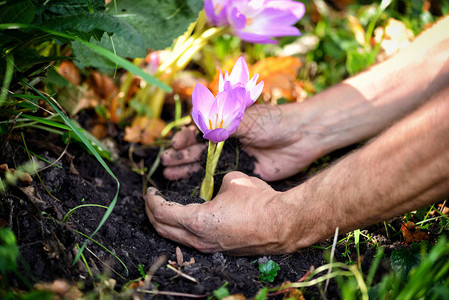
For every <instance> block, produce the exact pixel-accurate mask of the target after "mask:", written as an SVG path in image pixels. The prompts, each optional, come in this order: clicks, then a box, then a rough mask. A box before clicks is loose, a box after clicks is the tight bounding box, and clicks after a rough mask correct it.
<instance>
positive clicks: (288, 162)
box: [162, 103, 324, 181]
mask: <svg viewBox="0 0 449 300" xmlns="http://www.w3.org/2000/svg"><path fill="white" fill-rule="evenodd" d="M300 107H301V106H300V104H299V103H294V104H283V105H279V106H271V105H253V106H252V107H250V108H248V109H247V111H246V113H245V116H244V118H243V120H242V122H241V123H240V126H239V128H238V129H237V131H236V133H235V134H234V136H235V137H237V138H239V139H240V141H241V142H242V144H243V146H244V148H243V149H244V150H245V151H246V152H247V153H248V154H250V155H252V156H254V157H255V158H256V159H257V162H256V163H255V174H258V175H259V176H260V177H261V178H262V179H264V180H267V181H274V180H280V179H284V178H286V177H288V176H291V175H294V174H296V173H298V172H299V171H300V170H301V169H302V168H304V167H305V166H307V165H309V164H310V163H312V162H313V161H314V160H316V159H317V158H319V157H320V156H321V155H322V154H324V153H323V151H322V150H321V149H320V148H319V145H318V142H316V140H315V139H314V138H315V137H316V134H313V133H311V131H310V130H306V129H305V128H304V127H305V126H303V124H305V119H306V118H305V117H306V115H307V110H302V111H301V110H300V109H298V108H300ZM194 128H195V127H194V126H192V127H190V128H183V129H182V130H181V131H180V132H178V133H177V134H175V136H174V137H173V139H172V148H171V149H168V150H166V151H165V152H164V153H163V154H162V164H163V165H164V166H166V168H165V170H164V176H165V177H166V178H167V179H170V180H176V179H182V178H187V177H188V176H189V175H190V174H192V173H194V172H196V171H199V170H200V168H201V167H200V164H199V162H198V161H199V159H200V157H201V152H202V151H203V150H204V149H205V148H206V144H200V143H198V142H197V141H196V139H195V132H194Z"/></svg>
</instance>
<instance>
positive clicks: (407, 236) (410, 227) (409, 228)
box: [401, 221, 430, 244]
mask: <svg viewBox="0 0 449 300" xmlns="http://www.w3.org/2000/svg"><path fill="white" fill-rule="evenodd" d="M401 231H402V235H403V236H404V242H405V243H406V244H410V243H416V242H421V241H423V240H430V235H429V234H428V233H426V232H424V231H421V230H418V229H417V228H416V224H415V223H413V222H411V221H407V222H403V223H402V224H401Z"/></svg>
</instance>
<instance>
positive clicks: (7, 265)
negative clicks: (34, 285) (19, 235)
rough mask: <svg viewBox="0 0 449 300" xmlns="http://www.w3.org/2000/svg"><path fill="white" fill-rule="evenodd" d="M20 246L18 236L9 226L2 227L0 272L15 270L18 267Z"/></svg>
mask: <svg viewBox="0 0 449 300" xmlns="http://www.w3.org/2000/svg"><path fill="white" fill-rule="evenodd" d="M18 257H19V248H18V247H17V242H16V236H15V235H14V233H13V232H12V231H11V229H9V228H0V274H3V275H5V273H6V272H9V271H15V270H16V269H17V258H18Z"/></svg>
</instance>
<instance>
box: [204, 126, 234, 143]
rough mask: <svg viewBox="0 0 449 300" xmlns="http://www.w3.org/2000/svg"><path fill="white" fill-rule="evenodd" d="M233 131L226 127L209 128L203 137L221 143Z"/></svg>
mask: <svg viewBox="0 0 449 300" xmlns="http://www.w3.org/2000/svg"><path fill="white" fill-rule="evenodd" d="M230 135H231V133H230V132H229V131H228V130H227V129H225V128H217V129H213V130H208V131H207V132H206V133H204V135H203V137H204V138H205V139H207V140H210V141H212V142H214V143H219V142H222V141H225V140H226V139H227V138H228V137H229V136H230Z"/></svg>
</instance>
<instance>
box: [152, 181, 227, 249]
mask: <svg viewBox="0 0 449 300" xmlns="http://www.w3.org/2000/svg"><path fill="white" fill-rule="evenodd" d="M145 200H146V201H145V210H146V213H147V216H148V218H149V220H150V222H151V224H152V225H153V227H154V228H155V230H156V231H157V232H158V233H159V234H160V235H162V236H164V237H166V238H168V239H171V240H173V241H176V242H179V243H182V244H184V245H187V246H190V247H194V248H196V249H198V250H200V251H202V252H216V251H220V250H222V249H221V248H220V247H219V245H218V244H217V243H214V242H208V241H205V239H204V238H203V239H202V238H200V237H199V236H198V235H197V234H196V233H195V232H193V231H192V230H191V228H190V227H192V226H189V228H186V227H185V226H184V224H183V223H188V224H189V223H191V222H190V221H189V220H187V221H186V220H184V219H189V218H190V216H192V215H193V210H195V209H196V208H197V206H198V205H199V204H190V205H187V206H184V205H181V204H178V203H173V202H169V201H166V200H165V199H164V198H163V197H162V195H161V194H160V192H159V191H158V190H157V189H155V188H148V190H147V194H146V196H145Z"/></svg>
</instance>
